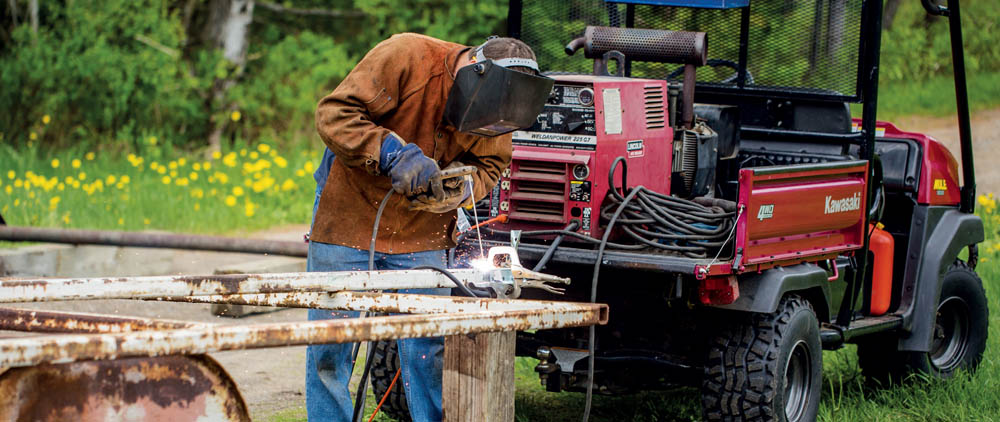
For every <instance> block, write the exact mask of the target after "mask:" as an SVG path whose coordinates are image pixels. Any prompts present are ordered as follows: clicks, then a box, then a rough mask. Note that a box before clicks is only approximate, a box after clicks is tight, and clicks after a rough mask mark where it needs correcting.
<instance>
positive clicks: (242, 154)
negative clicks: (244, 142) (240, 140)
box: [240, 148, 247, 157]
mask: <svg viewBox="0 0 1000 422" xmlns="http://www.w3.org/2000/svg"><path fill="white" fill-rule="evenodd" d="M246 156H247V149H246V148H242V149H240V157H246Z"/></svg>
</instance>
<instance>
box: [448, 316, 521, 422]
mask: <svg viewBox="0 0 1000 422" xmlns="http://www.w3.org/2000/svg"><path fill="white" fill-rule="evenodd" d="M514 341H515V335H514V332H513V331H508V332H498V333H480V334H476V335H455V336H447V337H445V340H444V374H443V384H444V385H443V396H442V410H443V416H444V422H511V421H513V420H514Z"/></svg>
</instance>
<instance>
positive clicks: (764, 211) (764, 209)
mask: <svg viewBox="0 0 1000 422" xmlns="http://www.w3.org/2000/svg"><path fill="white" fill-rule="evenodd" d="M771 217H774V204H768V205H761V206H760V209H759V210H757V220H759V221H764V220H767V219H768V218H771Z"/></svg>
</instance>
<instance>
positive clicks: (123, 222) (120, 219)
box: [118, 217, 125, 226]
mask: <svg viewBox="0 0 1000 422" xmlns="http://www.w3.org/2000/svg"><path fill="white" fill-rule="evenodd" d="M118 225H119V226H124V225H125V219H124V218H121V217H118Z"/></svg>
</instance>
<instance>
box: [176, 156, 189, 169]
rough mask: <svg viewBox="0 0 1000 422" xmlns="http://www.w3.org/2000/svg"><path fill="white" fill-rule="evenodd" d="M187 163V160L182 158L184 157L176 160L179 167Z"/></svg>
mask: <svg viewBox="0 0 1000 422" xmlns="http://www.w3.org/2000/svg"><path fill="white" fill-rule="evenodd" d="M187 162H188V160H187V159H186V158H184V157H181V158H178V159H177V165H178V166H181V167H184V166H186V165H187Z"/></svg>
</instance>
